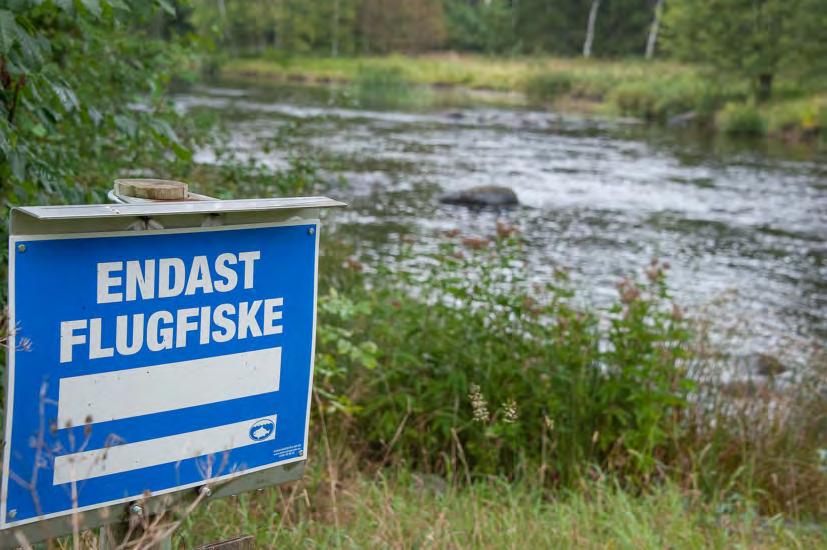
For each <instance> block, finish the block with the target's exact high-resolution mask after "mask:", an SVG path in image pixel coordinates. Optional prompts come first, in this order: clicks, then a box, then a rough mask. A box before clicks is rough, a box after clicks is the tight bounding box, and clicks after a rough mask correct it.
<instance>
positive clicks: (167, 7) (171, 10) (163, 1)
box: [155, 0, 175, 16]
mask: <svg viewBox="0 0 827 550" xmlns="http://www.w3.org/2000/svg"><path fill="white" fill-rule="evenodd" d="M155 1H156V2H157V4H158V5H159V6H161V9H162V10H164V11H165V12H167V13H168V14H170V15H173V16H174V15H175V6H173V5H172V4H170V3H169V2H167V0H155Z"/></svg>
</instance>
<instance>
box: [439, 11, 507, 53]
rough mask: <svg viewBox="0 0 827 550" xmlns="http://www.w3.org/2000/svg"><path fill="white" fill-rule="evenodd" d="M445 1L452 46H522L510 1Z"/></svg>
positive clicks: (494, 48) (488, 49) (501, 50)
mask: <svg viewBox="0 0 827 550" xmlns="http://www.w3.org/2000/svg"><path fill="white" fill-rule="evenodd" d="M445 4H446V25H447V27H448V40H449V42H448V43H449V45H450V46H451V47H453V48H457V49H459V50H466V51H477V52H486V53H504V52H510V51H516V50H518V49H519V47H520V45H519V42H518V41H517V38H516V36H515V32H514V30H515V29H514V13H513V12H512V7H511V2H507V1H504V0H494V1H492V2H481V3H470V2H466V1H463V0H448V1H447V2H446V3H445Z"/></svg>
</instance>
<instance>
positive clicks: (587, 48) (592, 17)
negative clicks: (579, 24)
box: [583, 0, 600, 57]
mask: <svg viewBox="0 0 827 550" xmlns="http://www.w3.org/2000/svg"><path fill="white" fill-rule="evenodd" d="M598 9H600V0H592V7H591V9H590V10H589V23H588V26H587V27H586V41H585V42H584V43H583V57H591V55H592V43H594V25H595V23H596V22H597V10H598Z"/></svg>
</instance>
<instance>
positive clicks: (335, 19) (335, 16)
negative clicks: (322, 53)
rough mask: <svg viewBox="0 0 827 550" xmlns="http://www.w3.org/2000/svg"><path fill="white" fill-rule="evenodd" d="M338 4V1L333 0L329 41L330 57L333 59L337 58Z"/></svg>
mask: <svg viewBox="0 0 827 550" xmlns="http://www.w3.org/2000/svg"><path fill="white" fill-rule="evenodd" d="M339 2H340V0H333V25H332V27H333V28H332V29H331V31H332V32H331V34H332V35H333V37H332V40H331V41H330V55H331V56H333V57H338V56H339Z"/></svg>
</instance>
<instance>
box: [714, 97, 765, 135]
mask: <svg viewBox="0 0 827 550" xmlns="http://www.w3.org/2000/svg"><path fill="white" fill-rule="evenodd" d="M715 124H716V125H717V127H718V128H720V129H721V130H723V131H724V132H725V133H727V134H730V135H740V136H763V135H766V133H767V121H766V119H765V118H764V116H763V115H762V114H761V113H760V111H758V109H757V108H756V107H755V106H754V105H751V104H738V103H727V104H726V106H724V108H723V110H721V111H720V112H719V113H718V115H717V116H716V117H715Z"/></svg>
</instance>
